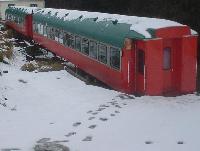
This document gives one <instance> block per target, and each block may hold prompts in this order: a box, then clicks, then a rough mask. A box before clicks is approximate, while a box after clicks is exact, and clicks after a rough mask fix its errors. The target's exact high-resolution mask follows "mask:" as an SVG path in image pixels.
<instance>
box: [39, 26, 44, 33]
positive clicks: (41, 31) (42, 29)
mask: <svg viewBox="0 0 200 151" xmlns="http://www.w3.org/2000/svg"><path fill="white" fill-rule="evenodd" d="M39 33H40V34H41V35H43V34H44V25H42V24H40V32H39Z"/></svg>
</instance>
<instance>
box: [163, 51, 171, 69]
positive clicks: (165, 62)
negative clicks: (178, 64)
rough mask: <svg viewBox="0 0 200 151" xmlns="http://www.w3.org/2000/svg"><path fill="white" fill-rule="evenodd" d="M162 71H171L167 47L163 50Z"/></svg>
mask: <svg viewBox="0 0 200 151" xmlns="http://www.w3.org/2000/svg"><path fill="white" fill-rule="evenodd" d="M163 69H164V70H169V69H171V48H169V47H167V48H164V49H163Z"/></svg>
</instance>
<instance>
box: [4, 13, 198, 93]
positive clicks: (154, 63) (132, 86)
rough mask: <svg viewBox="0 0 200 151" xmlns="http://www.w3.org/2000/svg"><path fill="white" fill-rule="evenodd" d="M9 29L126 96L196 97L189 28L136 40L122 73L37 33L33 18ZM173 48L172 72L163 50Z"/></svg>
mask: <svg viewBox="0 0 200 151" xmlns="http://www.w3.org/2000/svg"><path fill="white" fill-rule="evenodd" d="M6 25H8V26H9V27H11V28H13V29H14V30H16V31H17V32H19V33H21V34H23V35H25V36H27V37H29V38H33V39H34V40H35V41H36V42H38V43H39V44H41V45H42V46H43V47H46V48H47V49H49V50H50V51H52V52H54V53H55V54H57V55H58V56H60V57H63V58H65V59H66V60H68V61H70V62H72V63H73V64H75V65H76V66H78V67H79V68H80V69H82V70H84V71H85V72H87V73H89V74H91V75H92V76H94V77H96V78H97V79H99V80H100V81H102V82H104V83H106V84H108V85H109V86H111V87H112V88H114V89H115V90H118V91H122V92H125V93H131V94H133V93H138V94H145V95H163V94H168V95H173V94H179V95H180V94H186V93H192V92H194V91H195V89H196V70H197V69H196V53H197V36H192V35H191V32H190V28H189V27H188V26H180V27H168V28H162V29H158V30H156V32H155V35H156V37H158V38H156V39H146V40H133V41H134V42H133V45H134V47H133V48H132V49H131V50H126V49H122V54H123V55H122V58H121V71H117V70H114V69H112V68H110V67H108V66H107V65H105V64H103V63H100V62H98V61H96V60H94V59H92V58H90V57H88V56H86V55H83V54H82V53H80V52H77V51H76V50H73V49H71V48H67V47H65V46H63V45H61V44H59V43H57V42H56V41H53V40H50V39H48V38H46V37H44V36H42V35H39V34H37V33H33V30H32V28H33V26H32V15H27V16H26V17H25V23H24V26H23V27H19V26H18V25H17V24H15V23H13V22H10V21H7V22H6ZM166 47H170V48H171V69H170V70H164V69H163V52H164V51H163V49H164V48H166ZM139 51H143V52H144V54H145V58H144V61H145V72H144V74H141V73H139V72H138V67H137V66H138V62H139V58H138V53H139Z"/></svg>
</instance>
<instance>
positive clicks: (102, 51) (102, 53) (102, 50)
mask: <svg viewBox="0 0 200 151" xmlns="http://www.w3.org/2000/svg"><path fill="white" fill-rule="evenodd" d="M98 48H99V51H98V60H99V61H101V62H103V63H105V64H107V47H106V45H102V44H99V46H98Z"/></svg>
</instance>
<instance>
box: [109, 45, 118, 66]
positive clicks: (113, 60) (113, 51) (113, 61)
mask: <svg viewBox="0 0 200 151" xmlns="http://www.w3.org/2000/svg"><path fill="white" fill-rule="evenodd" d="M110 66H111V67H113V68H115V69H120V50H119V49H117V48H113V47H110Z"/></svg>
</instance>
